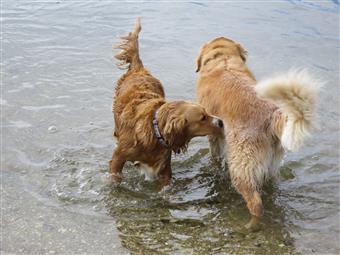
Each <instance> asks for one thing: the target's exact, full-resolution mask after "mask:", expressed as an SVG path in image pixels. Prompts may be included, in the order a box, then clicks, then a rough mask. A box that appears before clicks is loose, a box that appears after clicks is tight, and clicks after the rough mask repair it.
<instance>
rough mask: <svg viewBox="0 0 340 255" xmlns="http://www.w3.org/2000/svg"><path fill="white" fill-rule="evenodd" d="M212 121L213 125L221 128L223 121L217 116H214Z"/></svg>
mask: <svg viewBox="0 0 340 255" xmlns="http://www.w3.org/2000/svg"><path fill="white" fill-rule="evenodd" d="M213 123H214V125H215V126H218V127H219V128H223V121H222V120H220V119H219V118H217V117H214V118H213Z"/></svg>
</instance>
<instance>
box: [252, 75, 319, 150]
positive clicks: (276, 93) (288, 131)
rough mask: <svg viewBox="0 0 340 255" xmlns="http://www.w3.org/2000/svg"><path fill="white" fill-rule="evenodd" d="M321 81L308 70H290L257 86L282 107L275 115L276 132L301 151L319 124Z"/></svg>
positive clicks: (292, 147)
mask: <svg viewBox="0 0 340 255" xmlns="http://www.w3.org/2000/svg"><path fill="white" fill-rule="evenodd" d="M320 87H321V83H320V82H319V81H317V80H315V79H313V78H312V77H311V76H310V75H309V74H308V73H307V72H306V71H304V70H303V71H290V72H288V73H287V74H285V75H281V76H277V77H273V78H270V79H267V80H265V81H262V82H260V83H259V84H257V85H256V92H257V93H258V95H259V96H260V97H263V98H267V99H270V100H272V101H274V103H276V104H277V105H278V106H279V108H280V112H281V113H280V114H278V115H275V116H274V123H272V124H273V125H272V127H273V131H274V133H275V134H276V135H277V136H278V137H279V138H280V140H281V144H282V145H283V147H284V148H286V149H288V150H292V151H294V150H297V149H298V148H299V147H300V146H301V145H302V143H303V140H304V139H305V137H307V136H308V135H309V134H310V132H311V131H312V130H313V128H314V126H315V103H316V96H317V93H318V91H319V88H320Z"/></svg>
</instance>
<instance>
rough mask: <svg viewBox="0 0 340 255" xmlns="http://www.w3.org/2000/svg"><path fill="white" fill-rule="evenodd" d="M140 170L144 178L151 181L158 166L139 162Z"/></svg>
mask: <svg viewBox="0 0 340 255" xmlns="http://www.w3.org/2000/svg"><path fill="white" fill-rule="evenodd" d="M140 170H141V172H142V173H143V174H144V176H145V180H148V181H151V180H155V179H156V177H157V173H158V171H159V167H151V166H149V165H147V164H144V163H140Z"/></svg>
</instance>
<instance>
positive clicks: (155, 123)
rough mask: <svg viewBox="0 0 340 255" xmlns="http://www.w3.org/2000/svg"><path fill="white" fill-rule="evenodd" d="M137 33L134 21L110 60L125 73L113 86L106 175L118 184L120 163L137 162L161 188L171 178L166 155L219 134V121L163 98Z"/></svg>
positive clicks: (201, 110) (195, 108)
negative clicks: (111, 135) (112, 123)
mask: <svg viewBox="0 0 340 255" xmlns="http://www.w3.org/2000/svg"><path fill="white" fill-rule="evenodd" d="M140 30H141V26H140V21H139V19H138V20H137V23H136V25H135V28H134V31H133V32H131V33H130V34H129V35H128V36H125V37H122V39H124V42H123V43H122V44H121V45H119V46H118V48H120V49H122V52H121V53H119V54H118V55H116V56H115V57H116V58H117V59H118V60H120V61H122V62H121V64H122V65H124V64H127V65H128V70H127V72H126V73H125V74H124V75H123V76H122V77H121V78H120V79H119V80H118V81H117V84H116V88H115V95H114V102H113V109H112V111H113V113H114V120H115V131H114V135H115V136H116V138H117V140H118V142H117V147H116V148H115V150H114V152H113V155H112V160H111V161H110V171H111V173H112V176H113V179H114V180H119V179H120V177H121V172H122V169H123V166H124V163H125V162H126V161H132V162H135V161H138V162H139V163H140V165H141V166H142V167H144V168H146V170H148V171H149V174H152V175H155V176H157V177H158V178H159V180H160V183H161V186H164V185H166V184H167V183H168V182H169V180H170V178H171V165H170V160H171V152H172V151H175V152H176V151H181V150H182V151H183V150H185V149H186V147H187V144H188V143H189V141H190V139H192V138H193V137H196V136H205V135H209V134H210V135H212V134H214V133H218V132H221V131H222V130H223V129H222V127H223V122H222V121H221V120H219V119H218V118H215V117H213V116H211V115H208V114H207V113H206V111H205V110H204V108H203V107H202V106H200V105H198V104H194V103H191V102H186V101H175V102H167V101H166V100H165V99H164V91H163V87H162V85H161V83H160V82H159V80H157V79H156V78H154V77H153V76H152V75H151V74H150V72H149V71H147V70H146V69H145V68H144V66H143V63H142V61H141V60H140V58H139V49H138V34H139V32H140Z"/></svg>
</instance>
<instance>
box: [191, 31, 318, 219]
mask: <svg viewBox="0 0 340 255" xmlns="http://www.w3.org/2000/svg"><path fill="white" fill-rule="evenodd" d="M196 71H197V72H199V78H198V82H197V98H198V101H199V103H200V104H202V105H203V106H204V107H205V108H206V110H207V112H208V113H209V114H213V115H216V116H218V117H220V118H221V119H222V120H223V122H224V124H225V138H224V142H225V144H226V147H225V149H224V150H221V149H220V147H221V144H223V143H222V142H221V138H220V137H215V138H213V137H211V138H210V139H209V141H210V147H211V151H212V152H214V151H219V153H221V151H223V153H224V155H225V158H226V159H227V162H228V165H229V171H230V177H231V180H232V183H233V185H234V187H235V188H236V189H237V191H238V192H240V193H241V194H242V196H243V198H244V199H245V201H246V202H247V206H248V209H249V212H250V214H251V215H252V216H253V219H252V221H251V225H256V224H255V223H256V222H258V219H259V218H260V217H261V216H262V215H263V211H264V210H263V205H262V200H261V196H260V193H261V188H262V186H263V185H264V182H265V181H266V180H268V179H270V178H275V177H276V176H277V171H278V167H279V165H280V162H281V160H282V157H283V153H284V148H286V149H290V150H296V149H297V148H298V147H299V146H300V145H301V144H302V141H303V140H304V138H305V137H306V136H307V135H308V134H309V132H310V131H311V129H312V127H313V124H314V115H315V113H314V105H315V98H316V95H317V89H318V82H317V81H315V80H314V79H312V78H311V77H310V76H309V75H308V73H306V72H303V71H302V72H294V71H293V72H290V73H288V74H285V75H283V76H278V77H274V78H272V79H268V80H266V81H263V82H260V83H258V82H257V81H256V79H255V77H254V75H253V74H252V73H251V71H250V70H249V69H248V67H247V65H246V51H245V50H244V49H243V47H242V46H241V45H240V44H238V43H236V42H234V41H232V40H230V39H227V38H223V37H220V38H216V39H214V40H212V41H210V42H209V43H207V44H205V45H204V46H203V47H202V48H201V50H200V53H199V56H198V58H197V70H196ZM222 139H223V138H222ZM222 141H223V140H222ZM215 154H216V153H215Z"/></svg>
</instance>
